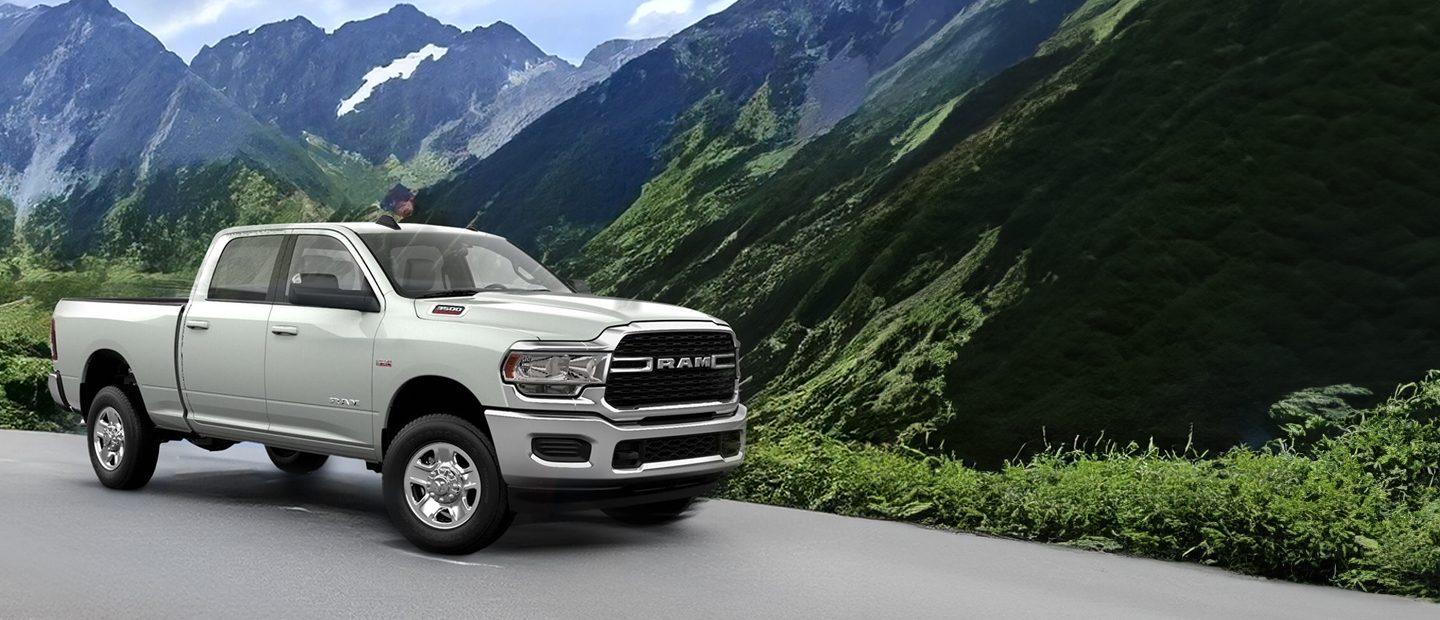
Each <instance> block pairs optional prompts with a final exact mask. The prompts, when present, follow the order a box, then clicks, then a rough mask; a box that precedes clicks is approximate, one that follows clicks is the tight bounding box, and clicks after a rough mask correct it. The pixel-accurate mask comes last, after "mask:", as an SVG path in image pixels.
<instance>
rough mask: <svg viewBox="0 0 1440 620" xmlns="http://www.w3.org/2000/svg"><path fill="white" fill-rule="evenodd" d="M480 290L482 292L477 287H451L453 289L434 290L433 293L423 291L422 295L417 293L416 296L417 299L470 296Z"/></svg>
mask: <svg viewBox="0 0 1440 620" xmlns="http://www.w3.org/2000/svg"><path fill="white" fill-rule="evenodd" d="M479 292H480V289H475V288H457V289H451V290H448V291H435V292H433V293H423V294H420V295H416V296H415V299H435V298H437V297H469V296H471V295H474V294H475V293H479Z"/></svg>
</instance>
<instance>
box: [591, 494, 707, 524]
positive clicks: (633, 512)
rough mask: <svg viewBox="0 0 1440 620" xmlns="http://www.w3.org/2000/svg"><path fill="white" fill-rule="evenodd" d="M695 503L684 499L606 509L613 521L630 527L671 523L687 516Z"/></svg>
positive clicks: (692, 500) (690, 499) (691, 498)
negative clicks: (627, 524)
mask: <svg viewBox="0 0 1440 620" xmlns="http://www.w3.org/2000/svg"><path fill="white" fill-rule="evenodd" d="M694 503H695V498H693V497H682V498H680V499H672V500H666V501H663V502H655V503H653V504H638V505H635V506H623V507H620V508H606V509H605V514H607V515H609V516H610V518H611V519H614V520H616V521H619V522H621V523H629V524H630V525H657V524H660V523H669V522H671V521H674V520H676V519H679V518H680V517H682V516H685V513H686V512H689V510H690V506H691V505H693V504H694Z"/></svg>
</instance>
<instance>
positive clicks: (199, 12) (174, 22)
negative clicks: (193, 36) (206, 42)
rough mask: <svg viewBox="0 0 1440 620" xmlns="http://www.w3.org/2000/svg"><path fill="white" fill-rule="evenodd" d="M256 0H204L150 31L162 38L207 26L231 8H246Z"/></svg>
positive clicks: (253, 4)
mask: <svg viewBox="0 0 1440 620" xmlns="http://www.w3.org/2000/svg"><path fill="white" fill-rule="evenodd" d="M256 3H257V0H205V1H204V2H199V3H196V4H194V5H191V6H190V7H188V8H189V10H181V11H179V12H177V13H175V14H174V15H173V16H172V17H170V18H169V19H166V20H165V21H162V22H160V23H159V24H157V25H156V26H154V27H153V28H152V29H151V31H152V32H153V33H154V34H155V36H158V37H160V38H162V39H164V38H167V37H173V36H175V35H178V34H180V33H182V32H185V31H187V30H190V29H192V28H195V27H196V26H208V25H210V24H214V23H215V22H218V21H220V18H221V17H223V16H224V15H225V13H227V12H229V11H230V10H231V9H246V8H250V7H252V6H255V4H256ZM182 6H183V5H182Z"/></svg>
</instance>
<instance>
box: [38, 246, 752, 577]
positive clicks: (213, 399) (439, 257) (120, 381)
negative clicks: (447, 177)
mask: <svg viewBox="0 0 1440 620" xmlns="http://www.w3.org/2000/svg"><path fill="white" fill-rule="evenodd" d="M51 338H52V343H51V348H52V351H53V357H54V368H55V372H54V373H53V374H52V375H51V376H50V393H51V397H52V398H54V400H55V402H56V403H58V404H59V405H60V406H61V407H64V408H66V409H69V410H71V411H75V412H77V413H82V414H83V415H84V417H85V424H86V427H87V429H88V438H89V441H88V443H87V446H88V449H89V453H90V461H91V464H92V465H93V466H94V468H95V473H96V475H98V476H99V478H100V481H101V482H102V483H103V484H104V485H105V486H108V487H112V488H117V489H136V488H139V487H141V486H144V485H145V483H146V482H148V481H149V480H150V477H151V475H152V474H153V473H154V471H155V466H156V458H157V454H158V450H159V446H160V444H161V443H163V442H166V441H171V440H182V439H183V440H189V441H191V442H193V443H195V444H197V445H199V446H201V447H203V448H206V449H210V450H222V449H225V448H228V447H230V446H231V445H234V443H236V442H242V441H252V442H258V443H261V444H264V445H265V446H266V451H267V452H268V453H269V455H270V458H271V460H272V461H274V463H275V465H276V466H278V467H279V468H280V469H282V470H285V471H287V472H293V473H305V472H309V471H313V470H315V469H317V468H319V467H320V466H321V465H322V464H324V462H325V460H326V459H327V458H328V457H329V456H340V457H350V458H357V459H363V460H365V461H366V462H367V464H368V465H369V467H370V468H371V469H372V470H374V471H378V472H380V473H381V475H382V486H383V493H384V498H385V504H386V506H387V509H388V512H389V514H390V517H391V520H392V521H394V523H395V524H396V526H397V527H398V528H399V529H400V531H401V532H403V533H404V535H405V536H406V538H408V539H409V540H410V541H412V542H413V543H415V544H416V545H418V546H420V547H422V548H424V549H428V550H432V551H437V552H444V553H469V552H472V551H475V550H477V549H480V548H482V547H484V546H486V545H488V544H490V543H491V542H493V541H494V540H495V539H496V538H498V537H499V536H500V535H501V534H502V533H503V532H504V531H505V529H506V528H507V527H508V526H509V524H510V521H511V519H512V518H513V517H514V514H515V512H516V511H521V512H524V511H555V510H565V509H585V508H601V509H604V510H605V511H606V512H607V513H608V514H610V515H611V516H613V517H616V518H619V519H622V520H627V521H631V522H657V521H663V520H666V519H670V518H674V517H676V516H678V515H679V514H681V513H683V512H684V511H685V510H687V509H688V507H689V505H690V503H691V501H692V499H693V498H695V497H696V496H697V495H700V494H703V493H705V492H706V491H708V490H709V489H711V488H713V487H714V486H715V484H716V483H717V482H718V481H719V480H720V478H721V476H722V475H723V474H724V473H725V472H726V471H727V470H730V469H732V468H734V467H735V466H737V465H739V464H740V461H741V459H742V458H743V453H744V442H745V420H746V411H745V406H744V405H742V404H740V402H739V388H738V378H739V371H738V368H737V365H736V362H737V341H736V339H735V335H734V333H733V332H732V331H731V329H730V328H729V326H727V325H726V324H725V323H724V322H722V321H720V320H717V319H715V318H713V317H710V316H707V315H705V314H702V313H699V312H695V311H693V310H687V309H685V308H680V307H676V306H669V305H664V304H656V303H647V302H639V301H631V300H625V299H613V298H605V297H597V296H592V295H589V294H582V293H576V292H575V291H573V290H572V289H571V287H570V286H569V285H567V283H565V282H563V281H561V280H560V279H559V278H557V277H555V276H554V275H552V274H551V273H550V272H549V271H547V270H546V269H545V268H544V267H542V266H541V265H540V264H539V263H537V262H536V261H535V260H534V259H532V258H531V257H529V256H527V255H526V254H525V253H523V252H521V251H520V250H519V249H517V248H515V247H514V246H513V245H511V244H510V243H508V242H506V241H505V240H504V239H502V238H500V237H496V236H494V235H488V234H484V233H478V232H472V231H467V230H460V229H455V228H444V227H436V226H423V225H406V226H404V227H403V229H392V228H389V227H386V226H381V225H378V224H303V225H300V224H297V225H283V226H251V227H242V228H232V229H227V230H224V231H222V232H220V233H219V234H218V235H216V237H215V240H214V241H213V242H212V244H211V246H210V250H209V252H208V253H207V254H206V256H205V261H204V263H203V264H202V266H201V267H200V271H199V274H198V275H197V276H196V279H195V284H194V287H193V289H192V290H191V292H190V297H189V298H188V299H184V298H181V299H66V300H63V301H61V302H60V303H59V304H58V305H57V306H56V307H55V316H54V322H53V324H52V329H51Z"/></svg>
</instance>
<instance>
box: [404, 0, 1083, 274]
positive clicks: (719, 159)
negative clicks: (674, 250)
mask: <svg viewBox="0 0 1440 620" xmlns="http://www.w3.org/2000/svg"><path fill="white" fill-rule="evenodd" d="M1079 1H1080V0H1039V1H1037V2H1035V3H1029V2H1014V1H1012V0H978V1H975V0H913V1H911V2H870V1H867V2H854V3H837V2H833V1H832V0H765V1H755V2H742V3H739V4H737V5H736V6H734V7H732V8H731V9H729V10H727V11H725V12H723V13H720V14H718V15H715V16H712V17H710V18H707V19H706V20H704V21H702V22H701V23H700V24H698V25H696V26H695V27H693V28H690V29H688V30H686V31H685V32H682V33H680V34H678V35H676V36H675V37H673V38H672V39H670V40H669V41H667V42H666V43H664V44H663V45H661V46H660V47H659V48H657V49H656V50H654V51H653V52H651V53H649V54H646V55H645V56H642V57H641V58H639V59H637V60H635V61H633V62H631V63H629V64H627V65H626V66H625V67H623V68H621V69H620V70H619V71H617V72H616V73H615V75H613V76H611V78H610V79H608V80H606V81H605V82H602V83H601V84H599V85H597V86H595V87H593V88H591V89H590V90H588V91H586V92H584V93H582V94H580V95H578V96H577V97H575V98H574V99H571V100H570V101H567V102H565V103H564V104H561V105H560V106H558V107H557V108H555V109H554V110H552V111H551V112H550V113H548V114H546V115H545V116H544V117H542V118H540V119H539V120H537V121H536V122H535V123H534V124H532V125H530V126H529V127H527V128H526V129H525V130H524V131H523V132H521V133H520V134H519V135H518V136H516V138H515V139H514V140H512V141H511V142H510V143H508V144H506V145H505V146H504V147H503V148H501V149H500V150H498V151H496V152H495V153H494V154H493V155H491V156H490V157H487V158H486V159H484V160H481V161H479V162H477V163H475V164H473V165H472V166H470V167H469V168H467V169H466V170H464V171H462V172H460V173H459V174H458V175H457V176H456V178H455V179H454V180H453V181H450V182H446V183H442V184H439V185H437V186H436V187H435V188H434V189H433V190H432V191H429V192H425V193H422V195H421V196H420V204H419V207H420V210H421V217H426V218H430V219H431V221H444V222H449V223H452V224H463V223H465V222H467V221H469V220H470V219H471V218H472V217H474V216H475V215H476V214H477V213H478V214H479V217H478V223H479V225H480V226H481V227H482V228H484V229H486V230H489V231H492V232H496V233H499V234H503V235H506V236H508V237H510V238H511V239H512V240H514V241H516V242H517V243H519V244H521V245H522V246H524V247H527V248H531V249H537V250H538V251H539V252H540V253H542V254H548V255H551V256H564V255H567V254H573V253H574V251H575V249H576V247H578V244H579V243H581V242H583V241H585V240H586V239H588V238H589V237H590V236H591V235H593V234H594V232H595V231H597V230H598V229H600V228H602V227H604V226H606V225H607V224H609V223H610V222H611V221H612V220H613V219H615V218H616V217H617V216H619V215H620V214H621V213H630V212H634V213H635V214H634V215H627V216H625V217H628V218H630V220H631V222H633V223H637V224H640V225H641V227H643V222H640V220H641V219H642V218H644V214H645V213H646V212H647V211H648V210H649V209H651V208H659V209H665V208H669V207H673V206H675V205H682V204H683V205H685V206H684V207H682V208H685V209H688V211H687V212H686V213H685V215H686V216H690V217H694V218H696V221H694V222H690V223H689V224H688V225H689V226H697V225H701V226H703V225H704V224H705V223H706V222H708V221H711V220H712V219H713V218H714V217H715V216H717V215H718V213H719V212H720V211H723V210H724V209H725V208H727V203H728V202H730V199H729V197H728V196H729V195H732V194H736V193H742V194H743V193H745V192H748V191H750V189H751V188H752V187H753V186H754V185H755V183H757V182H759V181H761V180H763V179H764V178H766V177H768V176H769V174H770V173H772V172H774V171H775V170H776V169H778V167H779V166H780V165H781V164H783V162H784V161H785V159H786V157H788V155H789V154H790V153H791V151H790V150H788V149H789V148H790V147H791V146H793V144H794V142H795V138H796V135H797V130H798V129H799V127H800V126H801V125H802V118H803V117H804V116H805V114H806V113H807V110H809V108H807V106H808V105H809V103H807V97H808V96H809V94H811V93H809V92H808V89H809V88H810V86H811V85H812V77H813V76H814V75H816V73H817V72H818V71H820V70H821V69H823V68H825V67H833V66H834V65H830V64H827V62H828V61H830V60H834V59H838V58H848V59H850V61H851V64H859V65H864V66H865V67H869V69H866V70H877V71H878V70H883V69H884V68H887V67H891V66H892V65H893V64H894V63H895V61H896V60H897V59H898V58H900V57H903V55H904V52H905V51H907V50H910V49H912V48H914V47H915V46H916V45H918V44H920V43H922V42H924V41H925V40H926V39H928V38H929V37H930V36H931V35H932V34H933V33H934V32H935V31H936V30H937V29H938V28H940V27H941V26H943V25H944V24H946V23H947V21H948V20H949V19H950V18H951V17H952V16H953V15H954V14H955V13H956V11H959V10H961V9H964V8H966V7H971V8H975V7H990V6H991V5H997V4H1003V5H1012V6H1013V7H1026V11H1028V12H1029V13H1033V14H1035V15H1043V16H1045V18H1044V19H1039V20H1037V21H1038V22H1039V25H1038V26H1036V28H1035V29H1036V30H1038V32H1030V31H1021V30H1019V29H1018V27H1017V29H1016V30H1015V31H1013V32H1011V33H1010V37H1009V38H1008V39H1007V38H997V39H995V40H993V41H987V45H990V46H991V47H992V48H995V49H994V50H992V55H991V57H990V62H991V65H990V66H985V67H975V66H973V65H972V64H970V63H964V64H965V66H967V67H968V68H969V70H970V71H972V72H974V71H985V70H988V71H991V72H993V71H994V70H998V68H999V67H1000V66H1004V65H1005V64H1008V62H1004V61H1003V60H1002V59H1001V57H1002V56H1003V52H1006V51H1009V52H1010V55H1011V56H1012V57H1010V58H1006V59H1004V60H1008V61H1009V62H1014V60H1016V59H1017V58H1016V57H1014V56H1018V57H1023V56H1024V55H1025V54H1028V53H1029V50H1028V49H1021V50H1019V51H1015V50H1010V49H1009V47H1007V44H1010V43H1011V40H1013V42H1014V45H1013V46H1010V47H1018V48H1023V47H1024V45H1025V44H1026V42H1030V43H1031V44H1032V46H1033V42H1034V40H1035V39H1036V38H1037V37H1038V38H1040V39H1043V38H1044V37H1045V36H1046V35H1048V34H1049V32H1051V31H1052V30H1053V28H1054V24H1053V23H1050V24H1046V23H1045V22H1046V21H1047V20H1048V21H1053V22H1058V20H1059V17H1060V16H1061V15H1063V14H1064V13H1065V12H1068V10H1069V9H1070V8H1071V7H1073V6H1075V5H1076V4H1078V2H1079ZM1032 4H1033V7H1032V6H1031V5H1032ZM976 10H982V11H990V9H989V8H984V9H976ZM838 64H846V63H843V62H841V63H838ZM995 65H998V66H995ZM817 88H818V87H817ZM845 88H847V89H850V88H853V86H850V85H848V84H847V85H846V87H845ZM819 90H824V89H823V88H822V89H819ZM809 111H813V110H809ZM666 219H667V220H669V221H670V222H674V223H677V224H680V222H681V218H680V217H679V216H678V214H677V216H675V217H667V218H666ZM667 226H669V224H667ZM655 232H656V234H658V235H661V238H671V237H673V236H674V235H675V233H676V232H677V231H675V230H668V231H655ZM629 236H631V237H641V238H644V239H648V238H652V237H654V235H650V234H649V233H647V232H644V231H639V230H637V231H634V232H632V233H630V234H629ZM624 237H625V235H616V236H612V237H611V238H610V239H609V241H608V242H609V243H610V244H612V249H613V251H614V252H618V253H629V252H632V251H634V252H641V253H644V254H647V255H648V256H649V257H650V258H652V259H653V258H658V257H659V255H660V254H661V253H663V248H659V247H641V246H643V245H644V243H643V242H642V243H640V244H636V243H635V242H634V240H633V239H627V238H624Z"/></svg>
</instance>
